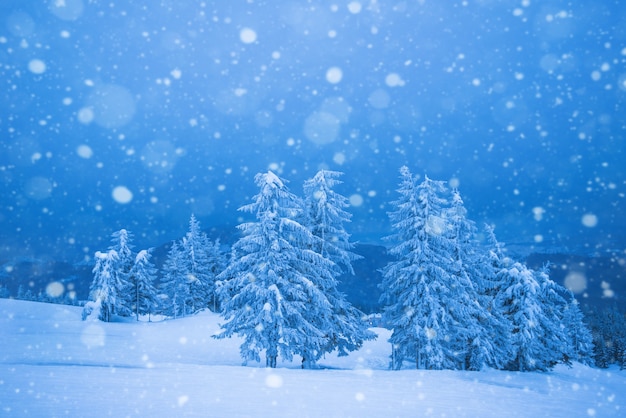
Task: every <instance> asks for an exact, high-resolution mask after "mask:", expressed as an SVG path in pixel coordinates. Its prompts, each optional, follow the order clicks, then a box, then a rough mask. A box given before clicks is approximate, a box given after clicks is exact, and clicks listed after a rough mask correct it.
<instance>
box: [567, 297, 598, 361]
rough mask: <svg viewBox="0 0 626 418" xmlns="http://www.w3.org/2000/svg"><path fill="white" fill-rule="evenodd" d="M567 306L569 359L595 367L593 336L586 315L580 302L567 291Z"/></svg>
mask: <svg viewBox="0 0 626 418" xmlns="http://www.w3.org/2000/svg"><path fill="white" fill-rule="evenodd" d="M566 303H567V304H566V306H565V310H564V312H563V324H564V325H565V332H566V333H567V338H568V340H569V341H568V343H569V344H568V345H569V348H570V351H569V352H568V353H566V355H567V357H568V359H570V360H571V361H576V362H578V363H582V364H585V365H587V366H592V365H593V350H594V345H593V336H592V335H591V331H590V330H589V328H588V327H587V325H586V324H585V320H584V315H583V313H582V311H581V310H580V306H579V304H578V301H577V300H576V298H575V297H574V294H573V293H572V292H571V291H569V290H568V291H567V298H566Z"/></svg>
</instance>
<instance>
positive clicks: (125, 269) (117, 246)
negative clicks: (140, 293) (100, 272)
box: [109, 229, 135, 316]
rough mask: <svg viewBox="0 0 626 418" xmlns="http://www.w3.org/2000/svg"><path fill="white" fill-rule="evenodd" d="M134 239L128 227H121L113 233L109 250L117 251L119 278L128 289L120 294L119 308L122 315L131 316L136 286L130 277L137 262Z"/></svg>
mask: <svg viewBox="0 0 626 418" xmlns="http://www.w3.org/2000/svg"><path fill="white" fill-rule="evenodd" d="M132 241H133V234H132V232H130V231H128V230H126V229H120V230H119V231H116V232H114V233H113V234H111V245H110V246H109V250H113V251H115V252H116V253H117V261H116V265H115V270H116V274H117V276H118V277H119V280H121V282H122V283H123V286H124V288H125V289H126V290H125V291H124V293H123V294H120V301H119V302H118V307H117V310H118V312H119V313H118V315H120V316H130V315H132V312H133V309H132V305H133V295H134V288H133V284H132V281H131V278H130V271H131V270H132V268H133V265H134V263H135V253H134V252H133V244H132Z"/></svg>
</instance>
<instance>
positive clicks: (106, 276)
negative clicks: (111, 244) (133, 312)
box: [83, 250, 130, 322]
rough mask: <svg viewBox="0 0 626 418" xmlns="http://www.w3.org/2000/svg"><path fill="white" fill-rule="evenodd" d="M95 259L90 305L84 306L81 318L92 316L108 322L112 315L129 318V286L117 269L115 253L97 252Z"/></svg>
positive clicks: (118, 263)
mask: <svg viewBox="0 0 626 418" xmlns="http://www.w3.org/2000/svg"><path fill="white" fill-rule="evenodd" d="M95 259H96V264H95V266H94V268H93V275H94V276H93V281H92V283H91V287H90V289H89V299H90V303H88V304H86V305H85V308H84V310H83V318H86V317H87V316H89V315H91V314H94V315H96V316H97V317H98V319H100V320H101V321H104V322H110V321H112V320H113V316H114V315H119V316H129V315H130V309H129V307H128V301H127V294H128V290H129V286H128V282H127V281H126V277H123V275H122V273H121V270H120V268H119V265H120V258H119V255H118V253H117V251H115V250H109V251H107V252H100V251H97V252H96V254H95ZM92 311H93V312H92Z"/></svg>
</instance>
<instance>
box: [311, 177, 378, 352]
mask: <svg viewBox="0 0 626 418" xmlns="http://www.w3.org/2000/svg"><path fill="white" fill-rule="evenodd" d="M341 175H342V173H340V172H337V171H328V170H320V171H318V172H317V174H316V175H315V176H314V177H313V178H312V179H309V180H307V181H305V183H304V196H305V198H304V208H305V211H304V221H303V223H304V224H305V225H306V226H307V227H308V229H309V231H311V233H312V234H313V235H314V236H315V237H316V238H317V239H315V240H314V242H313V245H314V247H313V250H314V251H315V252H317V253H319V254H321V255H322V256H323V257H325V258H328V259H330V260H331V261H333V262H334V263H335V265H336V266H337V268H336V269H335V270H334V271H333V274H334V276H335V278H338V277H339V276H340V274H341V273H342V272H344V273H350V274H354V269H353V268H352V261H355V260H358V259H360V258H362V257H361V256H359V255H358V254H355V253H353V252H352V251H351V250H352V249H353V247H354V244H352V243H351V242H350V234H348V233H347V232H346V230H345V227H344V224H345V223H348V222H350V219H351V215H350V214H349V213H348V212H347V211H346V210H345V208H347V207H348V206H349V204H348V199H347V198H346V197H344V196H342V195H340V194H339V193H337V192H335V191H334V190H333V187H334V186H336V185H338V184H341V181H340V180H339V179H338V178H339V177H340V176H341ZM319 285H320V287H321V288H322V289H323V291H324V293H325V294H326V296H327V298H328V300H329V301H330V302H331V306H332V308H333V311H334V314H333V316H332V318H331V320H332V321H333V322H334V324H333V327H332V333H331V334H329V335H328V347H326V349H325V350H323V351H324V352H330V351H333V350H334V349H337V351H338V353H339V355H340V356H343V355H347V354H348V352H349V351H354V350H357V349H358V348H360V347H361V346H362V344H363V341H365V340H370V339H374V338H375V337H376V335H375V334H374V333H372V332H370V331H369V330H368V329H367V324H366V323H365V322H364V321H363V319H362V318H363V317H364V314H363V313H362V312H361V311H359V310H358V309H356V308H355V307H354V306H352V305H351V304H350V302H348V301H347V300H346V298H345V295H343V294H342V293H341V292H339V290H338V289H337V282H336V281H334V280H333V281H330V280H326V281H324V282H323V283H320V284H319Z"/></svg>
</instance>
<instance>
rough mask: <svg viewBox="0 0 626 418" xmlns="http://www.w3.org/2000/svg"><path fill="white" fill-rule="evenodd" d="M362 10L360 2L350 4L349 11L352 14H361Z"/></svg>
mask: <svg viewBox="0 0 626 418" xmlns="http://www.w3.org/2000/svg"><path fill="white" fill-rule="evenodd" d="M362 9H363V6H362V5H361V3H359V2H358V1H351V2H350V3H348V11H350V13H352V14H358V13H361V10H362Z"/></svg>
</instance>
